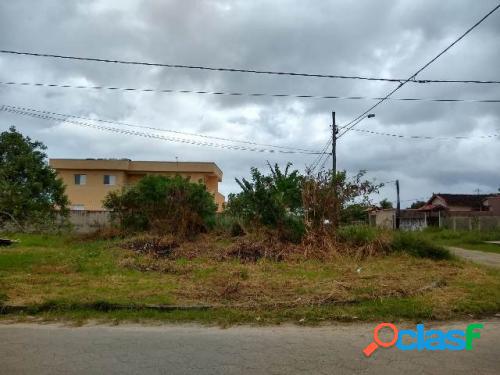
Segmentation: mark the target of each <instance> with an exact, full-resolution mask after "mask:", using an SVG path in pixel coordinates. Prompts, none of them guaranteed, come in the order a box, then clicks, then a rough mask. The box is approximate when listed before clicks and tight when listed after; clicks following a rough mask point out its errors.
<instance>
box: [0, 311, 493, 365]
mask: <svg viewBox="0 0 500 375" xmlns="http://www.w3.org/2000/svg"><path fill="white" fill-rule="evenodd" d="M468 323H470V322H458V323H446V324H432V326H433V327H434V328H439V329H444V330H449V329H457V328H458V329H463V328H465V327H466V325H467V324H468ZM483 323H484V325H485V326H484V329H483V330H482V332H481V333H482V335H481V338H480V339H478V340H477V341H475V346H474V349H473V350H472V351H458V352H450V351H443V352H425V351H424V352H417V351H412V352H402V351H400V350H398V349H396V348H389V349H379V350H377V351H376V352H375V353H374V354H373V355H372V357H370V358H365V357H364V356H363V354H362V349H363V348H364V347H365V346H366V345H367V344H369V343H370V341H371V338H372V332H373V328H374V326H375V324H350V325H332V326H325V327H318V328H309V327H296V326H283V327H259V328H257V327H235V328H228V329H220V328H214V327H210V328H208V327H200V326H157V327H144V326H130V325H123V326H115V327H109V326H95V325H92V326H84V327H79V328H71V327H64V326H60V325H54V324H48V325H37V324H10V325H9V324H0V374H14V375H15V374H39V375H44V374H47V375H48V374H50V375H57V374H70V375H71V374H109V375H112V374H120V375H128V374H174V375H175V374H195V375H196V374H287V375H293V374H308V375H312V374H405V373H406V374H412V373H414V374H467V375H470V374H499V373H500V352H499V347H500V319H490V320H487V321H483ZM403 326H404V325H403ZM403 326H400V327H398V328H402V327H403ZM406 326H407V327H409V328H414V325H408V324H406ZM429 327H431V324H429V323H427V324H426V329H428V328H429Z"/></svg>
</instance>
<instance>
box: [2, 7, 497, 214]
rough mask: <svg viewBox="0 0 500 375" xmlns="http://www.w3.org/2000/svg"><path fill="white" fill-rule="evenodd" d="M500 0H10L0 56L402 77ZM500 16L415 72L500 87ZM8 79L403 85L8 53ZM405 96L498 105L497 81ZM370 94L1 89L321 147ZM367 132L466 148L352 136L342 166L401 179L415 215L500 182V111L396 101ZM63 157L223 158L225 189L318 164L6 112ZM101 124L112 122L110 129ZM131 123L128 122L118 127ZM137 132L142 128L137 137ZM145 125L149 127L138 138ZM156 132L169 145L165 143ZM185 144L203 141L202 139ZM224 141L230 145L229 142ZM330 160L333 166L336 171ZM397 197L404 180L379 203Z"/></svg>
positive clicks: (85, 112)
mask: <svg viewBox="0 0 500 375" xmlns="http://www.w3.org/2000/svg"><path fill="white" fill-rule="evenodd" d="M497 3H498V1H496V0H491V1H489V0H483V1H458V0H448V1H443V0H442V1H431V0H428V1H414V0H405V1H394V0H392V1H387V0H378V1H369V0H365V1H356V2H354V1H348V0H345V1H331V0H330V1H326V0H325V1H322V0H321V1H320V0H317V1H304V0H300V1H299V0H297V1H292V0H290V1H279V0H275V1H263V0H245V1H242V0H232V1H230V0H227V1H226V0H203V1H202V0H178V1H173V0H172V1H167V0H155V1H146V0H144V1H139V0H137V1H135V0H126V1H125V0H115V1H111V0H101V1H48V0H31V1H28V0H16V1H2V2H1V3H0V49H8V50H18V51H30V52H41V53H53V54H63V55H75V56H86V57H97V58H109V59H126V60H140V61H149V62H160V63H171V64H187V65H206V66H214V67H215V66H222V67H233V68H246V69H258V70H277V71H296V72H309V73H324V74H339V75H366V76H381V77H391V78H405V77H408V76H410V75H411V74H413V73H414V72H415V71H416V70H417V69H418V68H420V67H421V66H422V65H423V64H424V63H425V62H427V61H428V60H429V59H430V58H432V57H434V56H435V55H436V54H437V53H438V52H440V51H441V50H442V49H443V48H444V47H446V46H447V45H448V44H449V43H450V42H451V41H453V40H454V39H455V38H456V37H458V36H459V35H460V34H461V33H463V32H464V31H465V30H466V29H467V28H468V27H470V26H471V25H472V24H474V23H475V22H476V21H477V20H479V19H480V18H481V17H482V16H483V15H484V14H486V13H487V12H488V11H489V10H491V9H492V8H493V7H494V6H495V5H496V4H497ZM499 66H500V11H497V12H496V13H495V14H493V15H492V16H491V17H490V18H489V19H487V20H486V21H485V22H484V23H483V24H481V25H480V26H479V27H478V28H476V29H475V30H474V31H473V32H472V33H471V34H469V35H468V36H467V37H466V38H465V39H464V40H462V41H461V42H460V43H459V44H458V45H456V46H455V47H453V48H452V49H451V50H450V51H449V52H447V53H446V54H445V55H443V56H442V57H441V58H440V59H439V60H437V61H436V62H435V63H434V64H433V65H431V66H430V67H429V68H428V69H426V70H425V71H424V72H423V73H422V74H421V75H420V76H419V78H429V79H461V80H465V79H481V80H500V69H499ZM0 81H18V82H43V83H57V84H73V85H75V84H76V85H102V86H118V87H140V88H154V89H178V90H210V91H239V92H269V93H289V94H310V95H336V96H350V95H353V96H354V95H355V96H368V97H380V96H384V95H385V94H387V93H388V91H390V90H391V89H392V88H394V87H395V84H394V83H384V82H368V81H352V80H337V79H321V78H304V77H302V78H301V77H290V76H266V75H255V74H243V73H227V72H209V71H194V70H185V69H168V68H159V67H146V66H129V65H117V64H104V63H98V62H83V61H81V62H79V61H69V60H58V59H53V58H40V57H28V56H13V55H5V54H0ZM395 97H421V98H464V99H500V85H474V84H442V83H441V84H438V83H434V84H425V85H424V84H407V85H406V86H405V87H403V88H402V89H401V90H400V91H398V93H396V94H395ZM374 103H375V102H374V101H371V100H350V101H348V100H325V99H293V98H255V97H222V96H208V95H196V94H162V93H137V92H117V91H105V90H100V91H96V90H79V89H60V88H40V87H19V86H4V85H0V104H8V105H15V106H23V107H30V108H34V109H38V110H45V111H52V112H59V113H64V114H71V115H76V116H84V117H92V118H98V119H104V120H114V121H120V122H126V123H131V124H139V125H142V126H151V127H156V128H165V129H171V130H177V131H182V132H192V133H200V134H203V135H209V136H216V137H224V138H234V139H238V140H246V141H252V142H258V143H265V144H274V145H281V146H289V147H298V148H306V149H313V150H318V149H321V148H322V147H323V146H324V144H325V143H326V141H327V140H328V137H329V134H330V129H329V125H330V124H331V111H332V110H335V111H336V113H337V122H338V123H339V124H344V123H346V122H348V121H350V120H351V119H353V118H355V117H356V116H357V115H359V114H361V113H362V112H363V111H364V110H366V109H368V108H369V107H370V106H371V105H372V104H374ZM375 114H376V117H375V118H373V119H365V120H364V121H363V122H361V123H360V124H359V126H358V128H359V129H366V130H372V131H378V132H389V133H397V134H402V135H426V136H429V135H430V136H436V137H450V136H469V137H471V138H470V139H463V140H451V141H450V140H446V141H445V140H416V139H401V138H393V137H386V136H381V135H372V134H366V133H362V132H355V131H352V132H349V133H348V134H346V135H345V136H344V137H342V138H341V139H340V140H339V143H338V167H339V168H340V169H346V170H347V171H348V172H350V173H355V172H356V171H358V170H360V169H366V170H367V171H368V172H367V176H368V177H370V178H373V179H377V181H380V182H383V181H388V180H394V179H396V178H398V179H399V180H400V182H401V199H402V200H403V201H404V202H403V206H406V205H407V204H408V203H411V202H407V200H410V199H414V198H420V197H424V198H426V197H429V196H430V194H431V193H432V192H443V193H444V192H446V193H475V192H476V191H477V189H480V191H481V192H483V193H487V192H488V193H489V192H493V191H496V190H497V189H498V188H499V187H500V162H499V161H500V137H492V138H481V136H486V135H492V134H500V104H499V103H433V102H397V101H390V102H385V103H383V104H382V105H381V106H379V107H378V108H377V109H376V110H375ZM11 125H15V126H16V127H17V128H18V129H19V130H20V131H21V132H23V133H24V134H27V135H29V136H30V137H32V138H34V139H38V140H41V141H43V142H44V143H45V144H46V145H47V146H48V154H49V157H54V158H85V157H104V158H108V157H109V158H130V159H134V160H175V158H176V157H177V158H178V160H179V161H214V162H216V163H217V164H218V165H219V166H220V168H221V169H222V170H223V172H224V180H223V182H222V184H221V186H220V190H221V192H222V193H223V194H226V195H227V194H228V193H230V192H236V191H238V187H237V185H236V184H235V182H234V178H235V177H241V176H246V175H248V172H249V169H250V167H251V166H257V167H260V168H264V167H265V164H266V161H269V162H271V163H275V162H278V163H280V164H282V165H283V164H284V163H286V161H288V160H289V161H291V162H293V164H294V166H295V167H296V168H298V169H304V167H305V166H306V165H310V164H311V163H312V162H313V161H314V159H315V156H314V155H304V154H286V155H284V154H276V153H275V154H270V153H256V152H249V151H234V150H227V149H219V148H210V147H202V146H196V145H189V144H182V143H175V142H167V141H165V140H155V139H148V138H141V137H136V136H130V135H121V134H116V133H111V132H106V131H101V130H97V129H89V128H84V127H78V126H76V125H74V124H70V123H66V124H64V123H58V122H54V121H46V120H42V119H33V118H29V117H24V116H19V115H14V114H9V113H6V112H0V130H4V129H6V128H8V127H9V126H11ZM101 125H102V124H101ZM114 126H115V127H119V126H120V125H114ZM129 130H130V129H129ZM137 130H140V129H137ZM148 132H149V133H154V134H162V135H164V136H173V135H172V134H169V133H162V132H158V131H148ZM175 136H176V137H182V138H189V139H195V140H197V141H202V142H207V141H210V140H207V139H204V138H196V137H188V136H180V135H175ZM218 142H219V143H229V142H227V141H218ZM329 163H330V161H329V162H328V165H329ZM385 197H387V198H389V199H390V200H394V199H395V189H394V187H393V185H392V184H391V185H388V186H387V187H385V188H383V189H382V192H381V194H380V196H379V197H374V199H375V200H376V201H378V200H380V199H382V198H385Z"/></svg>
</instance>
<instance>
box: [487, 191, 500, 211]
mask: <svg viewBox="0 0 500 375" xmlns="http://www.w3.org/2000/svg"><path fill="white" fill-rule="evenodd" d="M483 206H484V207H485V208H487V209H488V211H491V212H494V213H495V214H498V215H500V195H494V196H491V197H488V198H486V199H485V200H484V201H483Z"/></svg>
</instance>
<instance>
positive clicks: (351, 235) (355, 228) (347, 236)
mask: <svg viewBox="0 0 500 375" xmlns="http://www.w3.org/2000/svg"><path fill="white" fill-rule="evenodd" d="M380 232H381V231H380V229H378V228H375V227H369V226H366V225H349V226H345V227H340V228H339V230H338V232H337V236H338V239H339V240H340V241H342V242H347V243H349V244H352V245H354V246H363V245H368V244H370V243H372V242H374V241H375V240H376V239H377V237H378V236H379V235H380Z"/></svg>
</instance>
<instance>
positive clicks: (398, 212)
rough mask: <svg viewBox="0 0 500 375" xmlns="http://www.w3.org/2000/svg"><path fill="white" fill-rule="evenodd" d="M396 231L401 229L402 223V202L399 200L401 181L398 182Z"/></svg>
mask: <svg viewBox="0 0 500 375" xmlns="http://www.w3.org/2000/svg"><path fill="white" fill-rule="evenodd" d="M396 195H397V203H396V229H399V224H400V222H401V201H400V200H399V180H396Z"/></svg>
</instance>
